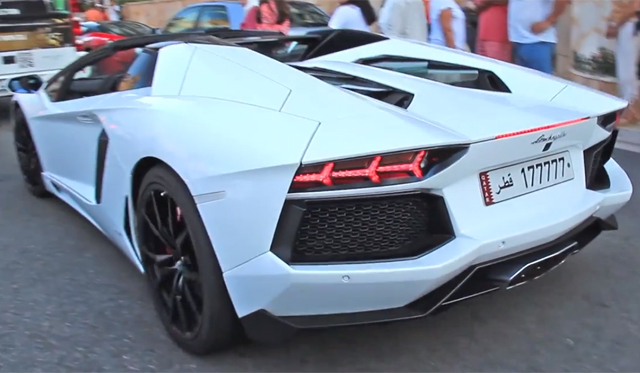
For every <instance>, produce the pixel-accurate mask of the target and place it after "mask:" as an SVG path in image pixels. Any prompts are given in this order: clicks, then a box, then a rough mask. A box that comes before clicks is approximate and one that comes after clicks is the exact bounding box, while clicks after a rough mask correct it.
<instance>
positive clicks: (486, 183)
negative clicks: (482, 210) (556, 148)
mask: <svg viewBox="0 0 640 373" xmlns="http://www.w3.org/2000/svg"><path fill="white" fill-rule="evenodd" d="M572 179H573V163H572V162H571V155H570V154H569V152H563V153H559V154H555V155H550V156H547V157H544V158H538V159H534V160H530V161H526V162H522V163H518V164H514V165H511V166H507V167H503V168H498V169H496V170H491V171H485V172H481V173H480V185H481V187H482V197H483V199H484V204H485V205H487V206H489V205H493V204H496V203H499V202H503V201H506V200H508V199H512V198H516V197H520V196H522V195H525V194H528V193H532V192H535V191H538V190H540V189H544V188H548V187H550V186H553V185H556V184H560V183H563V182H565V181H569V180H572Z"/></svg>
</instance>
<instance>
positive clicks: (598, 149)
mask: <svg viewBox="0 0 640 373" xmlns="http://www.w3.org/2000/svg"><path fill="white" fill-rule="evenodd" d="M617 134H618V131H617V130H614V131H613V133H612V134H611V135H610V136H609V137H608V138H607V139H605V140H604V141H601V142H599V143H597V144H596V145H593V146H592V147H590V148H589V149H586V150H585V151H584V170H585V179H586V180H585V184H586V186H587V189H591V190H602V189H606V188H608V187H609V185H610V184H609V177H608V175H607V171H606V170H605V168H604V165H605V164H606V163H607V162H608V161H609V159H610V158H611V154H612V153H613V148H614V146H615V143H616V139H617Z"/></svg>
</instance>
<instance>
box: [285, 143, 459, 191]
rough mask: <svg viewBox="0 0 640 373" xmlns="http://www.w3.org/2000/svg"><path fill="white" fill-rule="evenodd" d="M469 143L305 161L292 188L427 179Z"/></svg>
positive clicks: (357, 185)
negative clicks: (459, 145)
mask: <svg viewBox="0 0 640 373" xmlns="http://www.w3.org/2000/svg"><path fill="white" fill-rule="evenodd" d="M463 150H466V147H455V148H439V149H430V150H416V151H409V152H402V153H392V154H383V155H373V156H369V157H361V158H353V159H346V160H341V161H333V162H325V163H320V164H312V165H303V166H301V167H300V168H299V169H298V171H297V172H296V175H295V177H294V178H293V184H292V185H291V191H292V192H302V191H316V190H325V189H341V188H357V187H366V186H374V185H388V184H399V183H407V182H412V181H418V180H421V179H423V178H424V177H425V176H427V175H428V173H429V172H430V171H431V170H432V169H433V168H434V167H435V166H437V165H439V164H444V162H445V161H447V160H450V159H451V158H452V156H453V155H456V154H461V153H463Z"/></svg>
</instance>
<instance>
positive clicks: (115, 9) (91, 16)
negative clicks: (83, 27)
mask: <svg viewBox="0 0 640 373" xmlns="http://www.w3.org/2000/svg"><path fill="white" fill-rule="evenodd" d="M85 6H86V8H87V9H86V10H85V11H84V18H85V20H87V21H90V22H102V21H119V20H120V18H121V17H120V5H118V3H116V2H112V3H110V4H109V5H104V4H102V3H101V2H99V1H90V2H87V3H85Z"/></svg>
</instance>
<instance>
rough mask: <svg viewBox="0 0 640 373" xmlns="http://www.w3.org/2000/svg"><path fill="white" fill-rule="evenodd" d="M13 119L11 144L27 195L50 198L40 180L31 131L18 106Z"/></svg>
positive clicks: (40, 168) (39, 168) (40, 175)
mask: <svg viewBox="0 0 640 373" xmlns="http://www.w3.org/2000/svg"><path fill="white" fill-rule="evenodd" d="M14 117H15V123H14V127H13V143H14V146H15V148H16V155H17V158H18V165H19V166H20V172H21V173H22V179H23V181H24V184H25V187H26V188H27V190H28V191H29V193H31V194H32V195H34V196H35V197H37V198H47V197H51V193H49V192H48V191H47V188H45V186H44V181H43V180H42V165H41V164H40V156H39V155H38V149H36V145H35V143H34V141H33V137H32V136H31V130H30V129H29V125H28V124H27V120H26V118H25V117H24V114H23V113H22V110H21V109H20V107H19V106H16V108H15V114H14Z"/></svg>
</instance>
